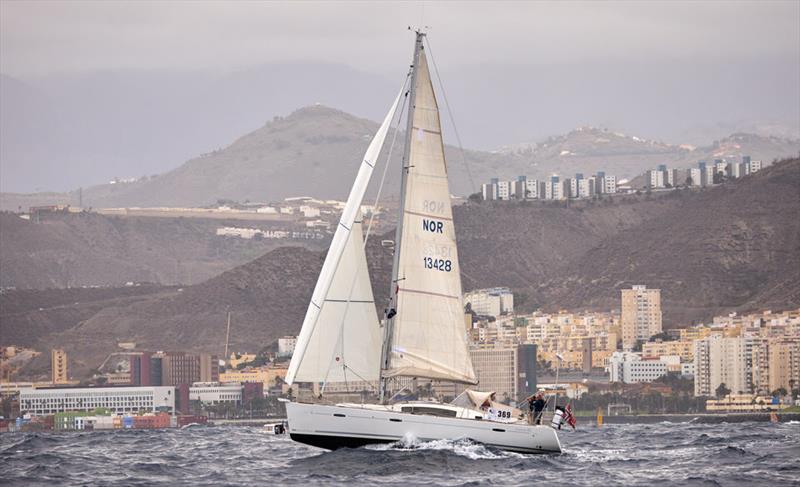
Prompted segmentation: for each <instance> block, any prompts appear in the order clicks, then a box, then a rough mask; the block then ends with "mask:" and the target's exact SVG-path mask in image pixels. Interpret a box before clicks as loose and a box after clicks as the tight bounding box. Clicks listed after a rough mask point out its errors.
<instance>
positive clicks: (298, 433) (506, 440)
mask: <svg viewBox="0 0 800 487" xmlns="http://www.w3.org/2000/svg"><path fill="white" fill-rule="evenodd" d="M286 414H287V416H288V423H289V435H290V436H291V438H292V439H293V440H295V441H297V442H300V443H305V444H308V445H312V446H316V447H320V448H325V449H328V450H335V449H338V448H346V447H349V448H355V447H359V446H363V445H369V444H375V443H392V442H395V441H400V440H403V439H404V438H409V437H410V438H414V439H416V440H419V441H432V440H443V439H461V438H467V439H470V440H472V441H475V442H478V443H482V444H485V445H489V446H492V447H495V448H499V449H502V450H507V451H513V452H519V453H561V443H560V442H559V440H558V435H557V433H556V431H555V430H554V429H553V428H551V427H549V426H540V425H535V426H534V425H527V424H519V423H515V424H506V423H498V422H494V421H487V420H480V419H466V418H447V417H439V416H427V415H421V414H411V413H404V412H400V411H395V410H392V409H391V408H389V407H386V408H382V409H381V408H379V407H377V408H376V407H375V406H371V407H368V406H364V407H359V406H357V405H353V406H351V405H336V406H332V405H322V404H304V403H296V402H291V403H286Z"/></svg>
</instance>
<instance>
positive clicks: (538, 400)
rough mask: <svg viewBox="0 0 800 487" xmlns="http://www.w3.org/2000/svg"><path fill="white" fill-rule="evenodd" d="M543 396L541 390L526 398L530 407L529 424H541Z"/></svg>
mask: <svg viewBox="0 0 800 487" xmlns="http://www.w3.org/2000/svg"><path fill="white" fill-rule="evenodd" d="M544 405H545V402H544V396H543V395H542V393H541V392H537V393H536V395H534V396H531V397H529V398H528V407H529V408H530V412H531V415H530V418H531V424H542V411H544Z"/></svg>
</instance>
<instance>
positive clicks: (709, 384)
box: [694, 334, 752, 396]
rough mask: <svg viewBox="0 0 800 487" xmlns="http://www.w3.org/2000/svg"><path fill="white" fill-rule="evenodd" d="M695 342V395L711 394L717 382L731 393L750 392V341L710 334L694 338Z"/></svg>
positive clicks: (742, 338) (714, 390)
mask: <svg viewBox="0 0 800 487" xmlns="http://www.w3.org/2000/svg"><path fill="white" fill-rule="evenodd" d="M694 345H695V349H694V369H695V370H694V395H695V396H714V395H716V391H717V388H718V387H719V386H720V384H725V387H727V388H728V389H730V391H731V393H733V394H745V393H749V392H750V389H751V387H750V386H751V383H752V379H751V377H750V375H751V362H750V357H751V348H752V343H751V341H750V340H748V339H747V338H744V337H723V336H722V335H719V334H713V335H711V336H709V337H706V338H703V339H701V340H695V343H694Z"/></svg>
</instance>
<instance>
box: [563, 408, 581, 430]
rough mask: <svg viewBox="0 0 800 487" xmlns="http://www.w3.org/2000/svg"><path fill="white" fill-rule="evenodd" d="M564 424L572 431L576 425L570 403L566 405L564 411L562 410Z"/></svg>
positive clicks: (576, 421)
mask: <svg viewBox="0 0 800 487" xmlns="http://www.w3.org/2000/svg"><path fill="white" fill-rule="evenodd" d="M564 422H565V423H567V424H568V425H570V426H572V429H573V430H574V429H575V425H576V424H577V423H578V420H577V419H576V418H575V415H574V414H572V403H569V404H567V407H566V409H564Z"/></svg>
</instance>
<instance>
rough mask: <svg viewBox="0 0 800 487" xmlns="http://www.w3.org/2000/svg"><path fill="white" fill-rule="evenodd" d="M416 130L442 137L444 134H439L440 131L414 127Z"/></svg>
mask: <svg viewBox="0 0 800 487" xmlns="http://www.w3.org/2000/svg"><path fill="white" fill-rule="evenodd" d="M414 130H422V131H423V132H428V133H429V134H434V135H442V133H441V132H439V131H436V130H431V129H424V128H422V127H414Z"/></svg>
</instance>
